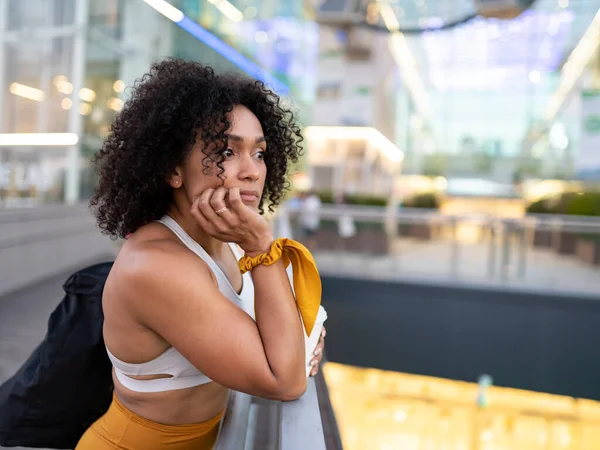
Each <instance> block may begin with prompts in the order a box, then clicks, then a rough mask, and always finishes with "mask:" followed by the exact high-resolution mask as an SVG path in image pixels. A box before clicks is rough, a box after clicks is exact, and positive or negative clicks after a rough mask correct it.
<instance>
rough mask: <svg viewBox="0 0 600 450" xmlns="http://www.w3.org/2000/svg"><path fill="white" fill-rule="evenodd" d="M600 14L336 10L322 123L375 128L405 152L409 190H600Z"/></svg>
mask: <svg viewBox="0 0 600 450" xmlns="http://www.w3.org/2000/svg"><path fill="white" fill-rule="evenodd" d="M498 5H500V7H498ZM502 6H505V7H506V8H504V9H503V8H502ZM599 7H600V5H599V4H598V2H597V1H595V0H580V1H569V0H536V1H533V2H513V1H496V2H485V1H474V0H464V1H443V0H416V1H409V2H387V1H380V2H372V1H358V2H356V1H345V0H327V1H325V2H323V3H322V4H321V7H320V12H319V15H318V16H317V20H318V21H319V23H320V25H321V27H320V28H321V32H320V38H321V43H320V53H319V67H320V70H319V81H318V85H317V92H318V96H317V102H316V103H315V109H316V110H318V111H316V112H315V114H314V119H315V120H316V121H317V122H318V123H319V124H321V123H323V124H324V123H327V124H329V125H338V126H356V125H357V124H360V125H367V126H372V127H375V128H376V129H377V130H379V131H380V132H382V133H383V134H384V135H385V136H386V137H387V138H388V139H390V140H391V141H392V142H393V143H394V144H395V145H396V146H397V147H398V148H399V149H400V150H401V151H402V152H403V154H404V156H405V158H404V161H403V163H402V173H403V174H404V178H406V176H407V175H425V176H429V177H432V178H435V177H445V178H447V180H448V183H447V185H448V186H451V185H456V184H457V183H458V184H460V185H461V186H462V185H469V186H470V187H469V188H468V190H469V191H472V192H473V193H475V192H476V191H478V189H479V186H481V185H482V181H483V180H485V181H486V182H487V185H486V189H485V192H483V191H482V193H481V194H485V195H489V194H490V188H492V191H494V192H492V193H491V194H492V195H498V196H504V195H505V193H506V192H507V190H508V191H510V190H511V189H512V186H513V185H514V184H515V183H520V182H522V181H523V180H527V179H540V178H541V179H563V180H565V179H573V178H577V179H598V174H599V173H600V171H599V169H600V161H599V160H598V159H597V158H599V157H597V156H596V154H595V153H596V152H595V151H594V148H596V147H597V144H598V142H599V140H600V138H599V136H600V134H599V133H598V131H597V128H598V127H597V124H598V123H600V122H599V121H598V114H600V103H599V100H598V99H599V98H600V97H599V96H598V91H599V88H600V70H599V61H600V53H599V52H598V42H599V41H600V37H599V36H600V14H599ZM332 42H337V43H338V47H337V49H336V48H333V49H332V45H331V44H330V45H327V43H332ZM340 49H343V50H342V51H340ZM377 55H383V56H381V57H378V56H377ZM336 59H337V60H340V59H343V63H341V64H340V63H339V61H336ZM380 60H381V61H385V64H380V63H379V61H380ZM360 61H368V64H365V65H364V70H363V69H361V64H360ZM390 64H391V65H392V66H395V67H390ZM336 65H337V66H336ZM332 67H338V72H337V73H338V74H339V75H337V74H336V71H335V70H334V69H332ZM340 68H341V70H339V69H340ZM336 76H337V78H336ZM361 77H363V78H362V79H361ZM340 80H343V81H341V82H340ZM357 85H358V86H357ZM332 98H333V99H335V100H332ZM330 104H333V105H337V106H338V109H337V110H336V111H335V112H334V111H333V110H332V108H331V107H330V106H329V105H330ZM309 155H310V152H309ZM452 180H456V182H454V183H453V182H452ZM469 180H472V183H471V182H470V181H469ZM317 183H318V181H317ZM346 188H349V189H353V186H352V185H350V186H346ZM511 195H518V193H517V192H516V191H515V192H512V193H511Z"/></svg>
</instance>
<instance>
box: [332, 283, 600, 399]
mask: <svg viewBox="0 0 600 450" xmlns="http://www.w3.org/2000/svg"><path fill="white" fill-rule="evenodd" d="M598 297H600V296H598ZM599 300H600V298H592V297H590V298H584V297H581V298H577V297H574V296H568V295H551V294H548V295H540V294H533V293H526V292H516V291H509V290H506V291H502V290H493V289H475V288H472V289H470V288H459V287H453V286H442V285H438V286H436V285H424V284H417V283H393V282H381V281H370V280H361V279H348V278H336V277H323V305H324V307H325V309H326V310H327V313H328V316H329V319H328V320H327V322H326V323H325V326H326V327H327V357H328V359H329V360H330V361H335V362H340V363H343V364H350V365H356V366H362V367H374V368H379V369H386V370H393V371H399V372H406V373H416V374H421V375H430V376H436V377H443V378H449V379H455V380H463V381H470V382H476V381H477V377H478V376H479V375H481V374H484V373H486V374H490V375H492V376H493V378H494V383H495V384H497V385H500V386H506V387H514V388H521V389H528V390H534V391H540V392H548V393H553V394H562V395H568V396H573V397H580V398H589V399H594V400H600V383H598V380H599V379H600V359H598V348H599V347H600V327H599V326H598V324H599V323H600V301H599Z"/></svg>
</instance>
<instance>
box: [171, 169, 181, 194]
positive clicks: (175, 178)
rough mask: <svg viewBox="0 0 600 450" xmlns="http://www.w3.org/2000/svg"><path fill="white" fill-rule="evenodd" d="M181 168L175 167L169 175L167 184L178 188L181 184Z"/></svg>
mask: <svg viewBox="0 0 600 450" xmlns="http://www.w3.org/2000/svg"><path fill="white" fill-rule="evenodd" d="M181 172H182V171H181V168H180V167H176V168H175V170H174V171H173V173H172V174H171V176H170V177H169V185H170V186H171V187H172V188H173V189H179V188H180V187H181V186H182V185H183V177H182V176H181Z"/></svg>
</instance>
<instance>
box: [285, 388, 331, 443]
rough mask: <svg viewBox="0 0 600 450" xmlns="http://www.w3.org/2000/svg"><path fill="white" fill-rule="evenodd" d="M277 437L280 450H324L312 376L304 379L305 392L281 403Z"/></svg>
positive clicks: (317, 401)
mask: <svg viewBox="0 0 600 450" xmlns="http://www.w3.org/2000/svg"><path fill="white" fill-rule="evenodd" d="M279 439H280V440H279V448H280V449H281V450H304V449H307V448H309V449H311V450H313V449H314V450H325V448H326V447H325V436H324V434H323V424H322V423H321V413H320V410H319V400H318V398H317V387H316V385H315V379H314V377H309V378H308V379H307V380H306V392H305V393H304V395H303V396H302V397H300V398H299V399H298V400H296V401H293V402H283V403H282V404H281V429H280V432H279Z"/></svg>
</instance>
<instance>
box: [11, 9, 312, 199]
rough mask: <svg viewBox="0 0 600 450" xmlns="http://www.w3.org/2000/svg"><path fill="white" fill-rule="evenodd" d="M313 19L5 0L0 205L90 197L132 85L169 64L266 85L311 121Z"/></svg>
mask: <svg viewBox="0 0 600 450" xmlns="http://www.w3.org/2000/svg"><path fill="white" fill-rule="evenodd" d="M224 4H226V5H225V6H224ZM227 5H229V6H228V7H227ZM310 11H311V9H310V7H309V5H305V4H304V2H302V1H292V2H285V4H280V3H279V2H273V1H267V0H258V1H246V2H232V3H229V2H209V1H201V2H199V1H188V0H182V1H176V2H165V1H163V0H147V1H145V0H107V1H101V2H97V1H90V0H0V136H2V138H0V202H2V203H4V204H7V205H15V204H37V203H55V202H66V203H75V202H77V201H80V200H82V199H85V198H87V197H89V195H90V194H91V191H92V189H93V185H94V183H95V179H94V173H93V170H92V169H91V167H90V163H89V162H90V159H91V156H92V155H93V154H94V153H95V152H96V151H97V150H98V149H99V148H100V146H101V142H102V140H103V138H104V137H105V136H106V134H107V133H108V130H109V126H110V123H111V122H112V120H113V118H114V116H115V114H116V113H117V112H118V111H119V110H120V109H121V107H122V105H123V102H124V100H126V98H127V95H128V89H127V87H129V86H131V85H132V84H133V82H134V81H135V79H137V78H139V77H141V75H143V74H144V73H145V72H147V70H148V68H149V67H150V65H151V63H152V62H153V61H156V60H160V59H162V58H165V57H169V56H175V57H182V58H186V59H190V60H196V61H200V62H202V63H205V64H207V65H210V66H212V67H213V68H215V70H217V71H238V72H245V73H247V74H249V75H252V76H254V77H256V78H259V79H262V80H263V81H265V82H266V83H267V84H268V85H270V86H271V87H272V88H273V89H275V90H276V91H277V92H279V93H280V94H282V95H284V96H287V95H292V96H293V97H294V100H295V103H296V105H297V107H298V109H299V114H300V115H303V114H306V115H307V117H306V118H305V120H308V119H309V116H308V114H309V113H310V110H309V105H310V104H311V102H312V100H313V91H314V89H313V85H314V81H313V80H314V74H313V67H314V64H313V63H312V62H311V61H312V60H314V58H315V55H316V52H315V48H316V47H315V43H316V39H317V37H318V36H317V34H316V27H315V24H314V22H312V21H311V20H310ZM47 133H50V134H47Z"/></svg>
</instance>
